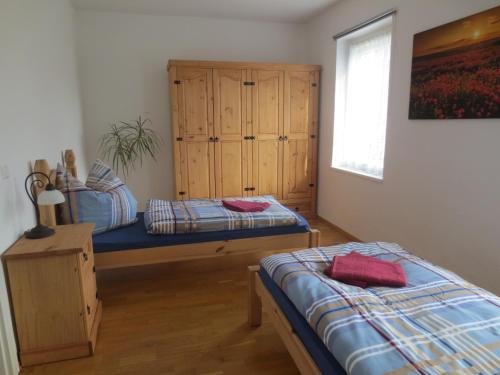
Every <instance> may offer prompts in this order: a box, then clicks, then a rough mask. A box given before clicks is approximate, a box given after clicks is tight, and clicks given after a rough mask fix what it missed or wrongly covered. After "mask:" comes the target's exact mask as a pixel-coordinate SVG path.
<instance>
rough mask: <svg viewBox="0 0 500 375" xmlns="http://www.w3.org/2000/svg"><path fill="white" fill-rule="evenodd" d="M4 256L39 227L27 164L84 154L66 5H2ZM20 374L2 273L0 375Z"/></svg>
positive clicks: (0, 213)
mask: <svg viewBox="0 0 500 375" xmlns="http://www.w3.org/2000/svg"><path fill="white" fill-rule="evenodd" d="M0 8H1V11H0V50H1V53H0V82H1V84H0V113H1V117H0V167H1V168H0V171H3V173H1V175H0V253H2V252H4V251H5V250H6V249H7V248H8V247H9V246H10V245H11V244H12V243H13V242H14V241H15V240H16V239H17V238H18V237H19V236H20V235H21V234H22V233H23V231H24V230H26V229H27V228H29V227H31V226H33V224H34V220H35V218H34V210H33V208H32V206H31V203H29V201H28V198H27V197H26V195H25V193H24V178H25V176H26V175H27V174H28V172H29V166H28V163H29V161H32V160H35V159H42V158H43V159H48V160H49V162H50V164H51V165H54V166H55V163H56V162H57V161H59V160H60V151H61V150H63V149H66V148H73V149H74V150H75V152H76V153H77V155H78V156H79V157H80V158H83V157H84V153H83V149H84V147H83V141H82V139H83V130H82V119H81V107H80V97H79V87H78V77H77V69H76V56H75V50H74V21H73V9H72V7H71V6H70V5H69V4H68V3H67V2H66V1H65V0H45V1H39V0H15V1H11V0H7V1H5V0H0ZM18 370H19V367H18V363H17V356H16V346H15V342H14V335H13V331H12V321H11V316H10V311H9V302H8V297H7V290H6V285H5V276H4V272H3V267H0V373H1V374H17V373H18Z"/></svg>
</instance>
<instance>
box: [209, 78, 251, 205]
mask: <svg viewBox="0 0 500 375" xmlns="http://www.w3.org/2000/svg"><path fill="white" fill-rule="evenodd" d="M246 75H247V71H246V70H244V69H214V71H213V82H214V147H215V191H216V196H217V197H218V198H224V197H241V196H246V195H247V191H246V190H245V188H247V187H248V184H247V180H248V178H247V177H248V152H249V150H248V148H249V147H250V146H251V142H249V141H248V139H246V138H247V135H248V134H247V123H246V112H247V108H246V100H247V88H246V86H245V85H244V83H245V81H246Z"/></svg>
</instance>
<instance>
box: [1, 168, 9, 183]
mask: <svg viewBox="0 0 500 375" xmlns="http://www.w3.org/2000/svg"><path fill="white" fill-rule="evenodd" d="M9 177H10V172H9V167H8V166H7V164H1V165H0V178H2V180H6V179H8V178H9Z"/></svg>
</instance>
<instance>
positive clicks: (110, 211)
mask: <svg viewBox="0 0 500 375" xmlns="http://www.w3.org/2000/svg"><path fill="white" fill-rule="evenodd" d="M56 176H57V177H56V185H57V188H58V189H59V190H60V191H61V192H62V193H63V194H64V197H65V198H66V201H65V202H64V203H62V204H61V207H62V221H63V223H64V224H76V223H95V225H96V226H95V229H94V233H102V232H106V231H108V230H111V229H115V228H118V227H122V226H125V225H129V224H133V223H135V222H136V221H137V201H136V200H135V198H134V196H133V195H132V193H131V192H130V190H129V189H128V188H127V186H125V184H123V182H122V181H121V180H120V179H119V178H118V177H117V176H116V175H115V174H114V172H113V170H112V169H111V168H110V167H108V166H107V165H105V164H104V163H103V162H102V161H100V160H96V161H95V162H94V165H92V168H91V169H90V172H89V175H88V177H87V181H86V183H85V184H83V183H82V182H81V181H80V180H78V179H77V178H75V177H73V176H72V175H71V174H70V173H69V172H68V171H66V169H65V168H64V167H63V166H61V165H60V164H58V165H57V175H56Z"/></svg>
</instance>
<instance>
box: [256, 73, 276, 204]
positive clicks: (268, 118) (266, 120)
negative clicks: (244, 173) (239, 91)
mask: <svg viewBox="0 0 500 375" xmlns="http://www.w3.org/2000/svg"><path fill="white" fill-rule="evenodd" d="M283 78H284V73H283V72H282V71H268V70H253V71H252V84H253V86H251V87H252V89H251V90H252V102H251V107H252V135H253V136H254V137H255V139H254V140H253V141H252V144H253V147H252V154H253V155H252V189H253V194H254V195H265V194H268V195H273V196H274V197H276V198H277V199H281V196H282V178H283V177H282V165H283V142H282V141H281V138H280V137H281V135H282V134H283Z"/></svg>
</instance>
